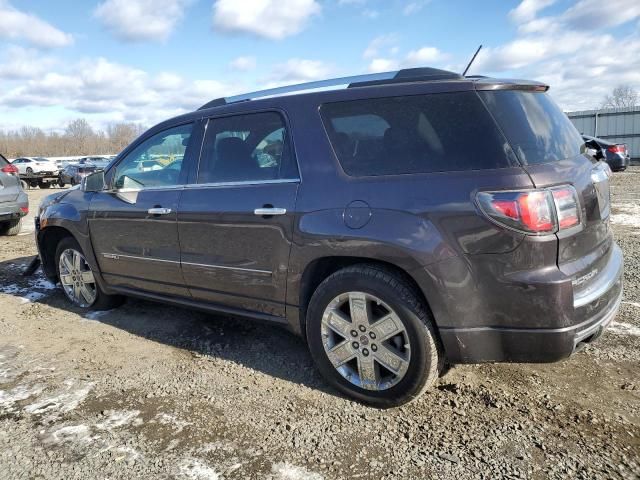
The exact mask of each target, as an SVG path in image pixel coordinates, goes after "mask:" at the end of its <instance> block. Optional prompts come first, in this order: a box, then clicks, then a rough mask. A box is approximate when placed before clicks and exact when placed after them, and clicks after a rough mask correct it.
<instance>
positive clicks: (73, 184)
mask: <svg viewBox="0 0 640 480" xmlns="http://www.w3.org/2000/svg"><path fill="white" fill-rule="evenodd" d="M71 186H72V187H75V186H76V179H75V178H71Z"/></svg>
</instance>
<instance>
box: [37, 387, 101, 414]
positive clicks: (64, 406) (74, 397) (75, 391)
mask: <svg viewBox="0 0 640 480" xmlns="http://www.w3.org/2000/svg"><path fill="white" fill-rule="evenodd" d="M75 383H76V382H75V380H65V382H64V384H65V387H66V391H64V392H62V393H59V394H58V395H55V396H52V397H47V398H45V399H43V400H40V401H38V402H35V403H32V404H31V405H27V406H26V407H25V410H26V411H27V412H28V413H31V414H35V415H42V414H45V413H46V414H52V415H54V416H55V414H56V413H57V414H62V413H67V412H70V411H71V410H75V409H76V408H77V407H78V405H80V404H81V403H82V402H83V401H84V399H85V398H86V397H87V395H89V392H90V391H91V389H92V388H93V385H94V384H93V383H86V384H84V385H82V386H80V387H79V388H74V387H75Z"/></svg>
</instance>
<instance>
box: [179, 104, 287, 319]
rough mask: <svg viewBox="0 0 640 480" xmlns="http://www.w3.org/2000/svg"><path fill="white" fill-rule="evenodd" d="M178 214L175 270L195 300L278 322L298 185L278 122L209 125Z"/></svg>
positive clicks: (242, 118) (267, 117)
mask: <svg viewBox="0 0 640 480" xmlns="http://www.w3.org/2000/svg"><path fill="white" fill-rule="evenodd" d="M206 132H207V133H206V137H205V142H204V145H203V150H202V155H201V157H200V165H199V172H198V177H197V180H196V182H197V183H196V184H193V185H189V186H187V187H186V188H185V189H184V191H183V194H182V198H181V200H180V206H179V208H178V229H179V237H180V243H181V247H182V271H183V275H184V278H185V282H186V285H187V287H188V288H189V290H190V292H191V295H192V296H193V297H194V298H195V299H197V300H201V301H206V302H209V303H213V304H218V305H222V306H226V307H232V308H235V309H240V310H244V311H248V312H253V313H258V314H267V315H270V316H275V317H284V314H285V307H284V303H285V293H286V292H285V288H286V278H287V268H288V259H289V252H290V249H291V235H292V228H293V211H294V209H295V201H296V193H297V190H298V185H299V179H298V173H297V168H296V166H295V159H294V157H293V152H292V150H291V148H290V142H289V141H288V133H287V129H286V125H285V121H284V118H283V117H282V115H280V114H279V113H276V112H264V113H256V114H246V115H239V116H234V117H224V118H219V119H211V120H209V123H208V125H207V130H206Z"/></svg>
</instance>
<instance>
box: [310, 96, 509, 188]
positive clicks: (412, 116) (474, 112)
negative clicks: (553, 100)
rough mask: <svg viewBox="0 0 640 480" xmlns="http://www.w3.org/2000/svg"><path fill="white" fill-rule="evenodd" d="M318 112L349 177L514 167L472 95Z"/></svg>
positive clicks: (349, 104) (341, 105) (357, 103)
mask: <svg viewBox="0 0 640 480" xmlns="http://www.w3.org/2000/svg"><path fill="white" fill-rule="evenodd" d="M320 111H321V114H322V118H323V121H324V124H325V127H326V129H327V132H328V134H329V140H330V141H331V144H332V146H333V149H334V151H335V153H336V156H337V157H338V160H339V161H340V164H341V165H342V168H343V170H344V171H345V172H346V173H347V174H348V175H352V176H370V175H400V174H412V173H432V172H447V171H459V170H481V169H489V168H504V167H510V166H515V165H517V164H518V162H517V159H516V157H515V155H514V154H513V152H512V151H511V149H510V147H509V145H508V143H507V141H506V139H505V138H504V136H503V135H502V134H501V133H500V131H499V130H498V128H497V126H496V125H495V122H494V121H493V120H492V119H491V116H490V115H489V113H488V112H487V110H486V108H485V107H484V105H483V104H482V102H481V100H480V98H479V97H478V95H477V94H476V93H474V92H457V93H439V94H431V95H413V96H404V97H388V98H372V99H366V100H354V101H346V102H337V103H328V104H325V105H323V106H322V108H321V110H320Z"/></svg>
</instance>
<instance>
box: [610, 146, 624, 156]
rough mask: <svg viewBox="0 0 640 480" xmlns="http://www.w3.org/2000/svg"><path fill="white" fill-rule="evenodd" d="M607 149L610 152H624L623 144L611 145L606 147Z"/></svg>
mask: <svg viewBox="0 0 640 480" xmlns="http://www.w3.org/2000/svg"><path fill="white" fill-rule="evenodd" d="M607 150H609V151H610V152H611V153H621V154H624V153H625V151H626V149H625V148H624V145H611V146H609V147H607Z"/></svg>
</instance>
